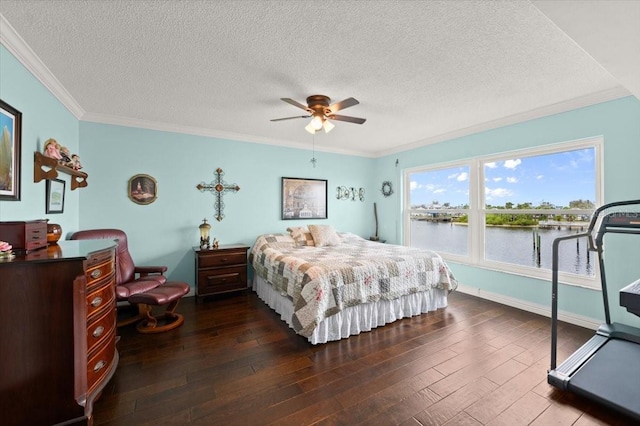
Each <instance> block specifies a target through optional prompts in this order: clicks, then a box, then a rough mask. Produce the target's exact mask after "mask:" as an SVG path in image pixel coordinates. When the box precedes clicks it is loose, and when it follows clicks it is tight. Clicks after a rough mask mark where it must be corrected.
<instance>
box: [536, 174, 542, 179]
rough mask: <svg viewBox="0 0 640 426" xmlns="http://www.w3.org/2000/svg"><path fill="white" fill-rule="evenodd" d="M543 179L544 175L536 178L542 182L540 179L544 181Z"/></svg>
mask: <svg viewBox="0 0 640 426" xmlns="http://www.w3.org/2000/svg"><path fill="white" fill-rule="evenodd" d="M542 178H544V175H538V176H536V179H538V180H540V179H542Z"/></svg>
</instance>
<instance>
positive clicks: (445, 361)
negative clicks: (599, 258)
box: [94, 291, 633, 426]
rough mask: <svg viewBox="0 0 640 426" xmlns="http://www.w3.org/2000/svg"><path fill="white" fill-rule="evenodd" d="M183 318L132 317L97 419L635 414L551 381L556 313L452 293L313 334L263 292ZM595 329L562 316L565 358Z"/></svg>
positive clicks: (489, 420)
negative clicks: (324, 334) (413, 311)
mask: <svg viewBox="0 0 640 426" xmlns="http://www.w3.org/2000/svg"><path fill="white" fill-rule="evenodd" d="M178 312H181V313H183V314H184V316H185V324H184V325H183V326H182V327H180V328H178V329H176V330H173V331H169V332H166V333H162V334H157V335H153V334H151V335H149V334H147V335H142V334H138V333H136V331H135V327H125V328H122V329H120V335H121V339H120V342H119V344H118V348H119V352H120V364H119V366H118V369H117V371H116V374H115V376H114V378H113V380H112V381H111V382H110V383H109V385H108V386H107V388H106V389H105V390H104V392H103V395H102V397H101V398H100V400H99V401H98V402H97V403H96V404H95V407H94V422H95V424H96V425H144V424H148V425H163V424H172V425H270V424H274V425H311V424H313V425H356V424H363V425H396V424H397V425H443V424H447V425H481V424H491V425H508V426H514V425H529V424H531V425H552V424H556V425H580V426H585V425H595V424H599V425H603V424H604V425H629V424H632V423H633V422H632V421H631V420H630V419H628V418H625V417H622V416H620V415H618V414H616V413H614V412H612V411H610V410H609V409H607V408H604V407H601V406H599V405H597V404H595V403H593V402H590V401H588V400H585V399H582V398H580V397H578V396H575V395H573V394H569V393H564V392H561V391H558V390H555V389H554V388H552V387H551V386H549V385H548V384H547V382H546V371H547V369H548V367H549V351H550V349H549V335H550V320H549V319H548V318H545V317H541V316H538V315H535V314H531V313H528V312H524V311H520V310H517V309H513V308H510V307H506V306H503V305H500V304H497V303H493V302H489V301H486V300H483V299H479V298H475V297H472V296H469V295H465V294H462V293H453V294H451V295H450V298H449V306H448V307H447V308H445V309H441V310H439V311H437V312H432V313H429V314H425V315H422V316H419V317H414V318H409V319H404V320H401V321H397V322H395V323H393V324H388V325H386V326H384V327H380V328H378V329H376V330H374V331H372V332H369V333H363V334H361V335H359V336H353V337H351V338H349V339H343V340H341V341H338V342H332V343H328V344H324V345H317V346H313V345H311V344H309V343H308V342H307V341H306V340H304V339H303V338H301V337H299V336H297V335H296V334H294V333H293V331H291V330H290V329H289V328H287V326H286V324H285V323H284V322H282V321H281V320H280V319H279V317H278V316H277V315H276V314H275V313H274V312H273V311H271V310H270V309H269V308H268V307H267V306H266V305H265V304H264V303H263V302H262V301H261V300H260V299H258V297H257V296H256V295H255V293H253V292H251V291H248V292H246V293H239V294H236V295H230V296H226V297H217V298H211V299H207V300H206V301H205V302H204V303H200V304H196V303H195V299H194V298H187V299H185V300H183V301H182V302H181V305H180V306H179V307H178ZM592 335H593V331H591V330H586V329H583V328H580V327H576V326H573V325H569V324H562V327H561V329H560V341H559V342H560V343H559V354H558V358H559V360H560V361H562V360H564V359H565V358H566V357H567V356H568V355H569V354H571V353H572V352H573V351H574V350H575V349H577V348H578V347H579V346H580V345H581V344H582V343H584V342H585V341H586V340H588V339H589V338H590V337H591V336H592Z"/></svg>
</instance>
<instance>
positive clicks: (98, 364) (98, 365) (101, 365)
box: [93, 360, 107, 373]
mask: <svg viewBox="0 0 640 426" xmlns="http://www.w3.org/2000/svg"><path fill="white" fill-rule="evenodd" d="M105 365H107V362H106V361H102V360H100V361H98V362H96V365H95V366H94V367H93V372H94V373H97V372H98V371H100V370H102V368H104V366H105Z"/></svg>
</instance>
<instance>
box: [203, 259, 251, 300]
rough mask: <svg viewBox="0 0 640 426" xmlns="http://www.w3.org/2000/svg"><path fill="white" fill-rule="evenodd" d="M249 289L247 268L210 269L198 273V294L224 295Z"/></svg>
mask: <svg viewBox="0 0 640 426" xmlns="http://www.w3.org/2000/svg"><path fill="white" fill-rule="evenodd" d="M245 288H247V267H246V266H235V267H231V268H220V269H209V270H204V271H203V270H201V271H199V272H198V294H201V295H205V294H209V293H224V292H226V291H234V290H242V289H245Z"/></svg>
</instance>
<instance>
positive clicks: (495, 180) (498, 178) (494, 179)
mask: <svg viewBox="0 0 640 426" xmlns="http://www.w3.org/2000/svg"><path fill="white" fill-rule="evenodd" d="M501 180H502V178H501V177H494V178H493V181H494V182H500V181H501Z"/></svg>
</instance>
